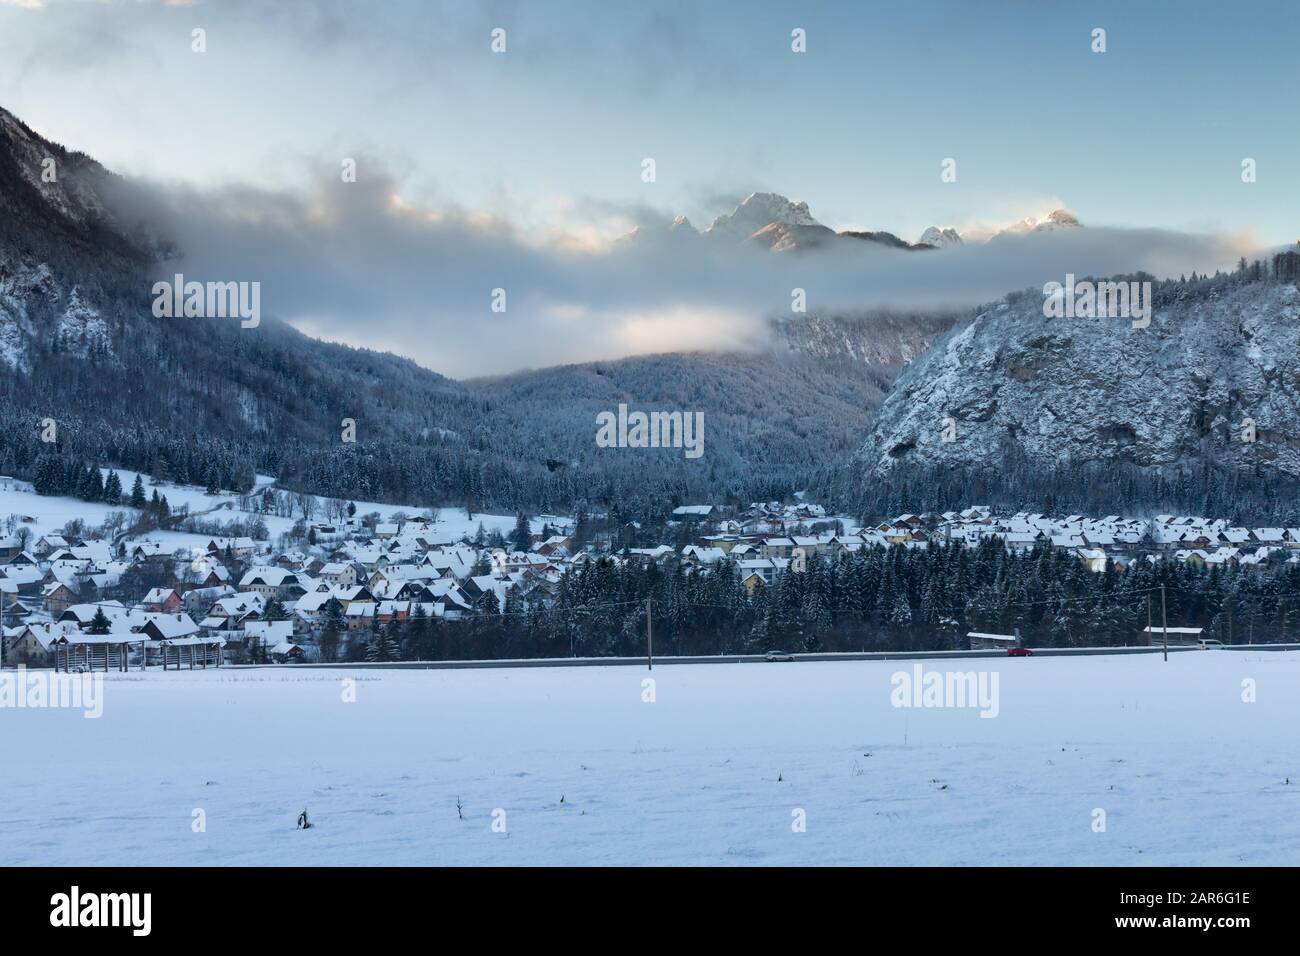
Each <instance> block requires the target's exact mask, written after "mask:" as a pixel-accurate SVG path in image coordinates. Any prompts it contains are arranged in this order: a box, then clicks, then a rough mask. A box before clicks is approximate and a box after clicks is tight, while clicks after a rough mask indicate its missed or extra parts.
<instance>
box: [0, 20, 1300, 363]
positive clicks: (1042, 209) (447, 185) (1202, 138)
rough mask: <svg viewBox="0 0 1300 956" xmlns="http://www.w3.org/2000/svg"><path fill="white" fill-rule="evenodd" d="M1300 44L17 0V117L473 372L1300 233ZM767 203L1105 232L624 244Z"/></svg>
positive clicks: (995, 23)
mask: <svg viewBox="0 0 1300 956" xmlns="http://www.w3.org/2000/svg"><path fill="white" fill-rule="evenodd" d="M1085 7H1086V9H1085ZM498 27H500V28H502V29H504V30H505V31H506V46H507V49H506V52H505V53H504V54H495V53H493V52H492V50H491V47H490V40H491V32H492V30H493V29H494V28H498ZM1098 27H1100V28H1102V29H1104V30H1105V31H1106V45H1107V50H1106V52H1105V53H1094V52H1092V49H1091V44H1092V31H1093V29H1094V28H1098ZM195 28H202V29H204V30H206V31H207V33H206V39H207V52H205V53H202V54H198V53H194V52H192V50H191V31H192V30H194V29H195ZM795 28H802V29H803V30H805V31H806V36H807V52H806V53H803V54H797V53H794V52H792V51H791V31H792V30H793V29H795ZM1297 39H1300V29H1298V28H1297V27H1296V25H1295V18H1294V14H1293V11H1292V9H1291V8H1290V7H1289V6H1288V5H1286V4H1283V3H1268V2H1249V0H1246V2H1236V3H1233V4H1231V5H1229V4H1226V3H1224V4H1215V5H1213V8H1211V5H1210V4H1209V3H1202V2H1196V3H1190V4H1184V3H1163V2H1143V3H1115V4H1111V3H1098V2H1093V3H1088V4H1086V5H1085V4H1081V3H1064V2H1062V3H1049V2H1037V3H1030V2H1011V0H1006V2H996V3H995V2H986V3H979V2H973V0H967V2H960V3H941V2H907V3H873V2H865V0H864V2H853V3H847V2H845V3H841V2H832V0H805V2H800V3H794V2H790V3H786V2H744V3H741V2H734V3H731V2H728V3H723V2H718V0H712V2H707V3H704V2H692V3H678V2H651V0H647V2H644V3H636V4H632V3H610V2H603V3H589V2H585V0H584V2H579V0H531V2H526V3H516V2H495V3H492V2H484V3H468V2H460V0H418V2H416V0H400V2H399V0H390V2H385V0H376V2H367V3H361V2H352V0H313V2H308V0H279V2H275V3H270V2H265V0H211V2H195V3H185V2H183V0H173V2H171V3H162V2H149V0H121V2H100V0H86V2H80V0H0V106H4V107H6V108H8V109H10V110H11V111H13V112H15V113H16V114H17V115H19V116H20V117H21V118H23V119H24V120H26V121H27V122H28V123H29V124H30V125H31V126H33V127H34V128H35V129H36V130H37V131H38V132H41V133H42V134H44V135H46V136H48V137H50V138H52V139H55V140H57V141H59V142H62V143H63V144H64V145H67V146H70V147H72V148H76V149H81V150H84V151H86V152H88V153H90V154H91V155H93V156H95V157H96V158H97V159H99V160H100V161H102V162H104V163H105V164H106V165H107V166H109V167H110V168H112V169H114V170H116V171H118V172H121V173H124V174H126V175H127V176H128V177H130V179H131V180H132V181H133V182H137V183H141V184H143V185H144V187H145V190H146V193H147V194H149V195H151V196H154V197H155V200H160V201H161V202H162V204H163V205H164V207H165V208H167V209H168V210H169V211H170V212H169V215H170V220H169V228H171V229H172V235H173V236H174V237H175V238H176V239H177V240H178V242H179V247H180V248H181V249H183V250H184V251H185V257H184V260H183V261H182V262H178V263H170V264H169V265H176V266H182V267H183V268H184V269H185V271H186V273H187V274H192V275H199V274H203V275H204V276H205V277H207V278H217V279H221V280H223V281H225V280H230V279H241V280H242V279H248V280H255V281H258V282H260V283H261V284H262V288H263V299H262V302H263V309H264V310H265V311H266V312H267V314H270V315H274V316H278V317H280V318H284V319H286V320H288V321H290V322H292V323H293V324H295V325H296V326H298V327H299V328H301V329H303V330H304V331H307V332H309V333H311V334H313V335H318V336H320V337H323V338H330V339H337V340H340V341H345V342H349V343H351V344H358V345H367V346H371V347H375V348H381V349H388V350H392V351H395V352H399V353H401V354H405V355H409V356H411V357H412V358H415V359H416V360H417V361H420V362H422V363H423V364H425V365H427V366H429V367H431V368H434V369H436V370H437V371H440V372H445V373H447V374H451V375H456V376H463V375H473V374H484V373H493V372H503V371H510V370H513V369H516V368H520V367H527V366H534V367H536V366H542V365H550V364H557V363H562V362H571V361H586V360H591V359H603V358H614V357H618V356H621V355H629V354H639V353H645V352H655V351H670V350H673V349H683V348H734V347H737V346H738V345H740V346H743V345H744V344H745V343H749V342H758V341H759V340H761V338H762V336H763V334H764V330H765V328H766V326H765V324H764V323H765V320H766V317H768V316H770V315H772V314H776V313H780V312H782V310H785V311H786V312H788V311H789V308H790V302H791V289H792V288H794V287H799V288H805V289H806V291H807V295H808V299H809V302H810V307H811V308H813V309H814V310H817V309H821V310H844V309H870V308H889V309H920V310H925V309H931V308H936V307H944V308H960V307H966V306H971V305H975V304H977V303H980V302H989V301H993V300H994V299H996V298H997V297H999V296H1001V295H1003V294H1005V293H1006V292H1009V291H1012V290H1015V289H1023V288H1031V287H1040V286H1042V285H1043V284H1044V283H1045V282H1047V281H1058V282H1059V281H1061V280H1062V279H1063V278H1064V276H1065V275H1066V274H1067V273H1074V274H1076V275H1089V274H1091V275H1113V274H1118V273H1124V272H1131V271H1134V270H1137V269H1143V270H1146V271H1149V272H1151V273H1153V274H1155V275H1157V276H1162V277H1163V276H1178V275H1180V274H1183V273H1190V272H1191V271H1193V270H1197V271H1207V270H1210V271H1212V270H1214V269H1216V268H1231V267H1232V266H1233V265H1235V263H1236V262H1237V259H1238V257H1239V256H1240V255H1242V254H1246V255H1252V254H1255V252H1256V251H1257V250H1260V249H1262V248H1266V247H1270V246H1276V245H1280V244H1283V243H1291V242H1294V241H1295V240H1296V239H1297V238H1300V220H1298V219H1297V215H1296V213H1297V210H1300V202H1297V199H1298V198H1300V196H1298V195H1297V193H1298V190H1297V186H1296V175H1297V172H1300V168H1298V167H1300V148H1298V147H1300V142H1298V141H1297V140H1298V138H1300V127H1298V126H1297V124H1296V122H1295V109H1294V99H1295V97H1294V91H1295V89H1296V88H1297V83H1296V72H1297V66H1296V55H1295V51H1296V50H1297V49H1300V43H1297V42H1296V41H1297ZM345 157H350V158H354V159H356V160H357V162H358V180H357V182H356V183H355V184H350V185H347V186H343V185H341V180H340V176H339V172H340V163H341V161H342V160H343V159H344V158H345ZM647 157H649V158H653V159H654V160H655V162H656V171H657V178H656V181H655V182H653V183H646V182H643V181H642V177H641V170H642V160H643V159H645V158H647ZM946 158H952V159H955V160H956V163H957V181H956V182H953V183H945V182H943V181H941V177H940V167H941V163H942V161H943V160H944V159H946ZM1244 158H1251V159H1254V160H1255V161H1256V163H1257V170H1258V181H1257V182H1255V183H1251V184H1245V183H1243V182H1242V181H1241V163H1242V160H1243V159H1244ZM751 191H771V192H778V193H783V194H785V195H787V196H789V197H791V198H794V199H803V200H805V201H806V202H807V203H808V204H809V206H810V208H811V211H812V213H813V215H815V216H816V217H817V218H818V219H820V220H821V221H822V222H824V223H826V224H827V225H829V226H832V227H834V228H837V229H870V230H881V229H884V230H889V231H892V232H894V233H896V234H898V235H900V236H902V237H903V238H905V239H910V240H914V239H916V238H918V237H919V235H920V233H921V232H922V231H923V230H924V229H925V228H926V227H927V226H930V225H945V226H946V225H954V226H956V227H957V228H958V229H959V230H961V231H962V232H963V234H964V235H966V236H967V237H968V238H969V237H972V236H974V235H975V234H976V233H977V232H978V231H980V230H995V229H997V228H999V227H1001V226H1004V225H1006V224H1008V223H1010V222H1012V221H1014V220H1018V219H1021V218H1023V217H1026V216H1043V215H1046V214H1047V213H1048V212H1050V211H1052V210H1053V209H1055V208H1057V207H1059V206H1065V207H1067V208H1069V209H1070V210H1072V211H1073V212H1074V213H1075V214H1076V215H1077V216H1078V218H1079V219H1080V220H1081V221H1082V222H1083V223H1084V225H1085V226H1086V227H1087V228H1086V229H1084V230H1078V231H1076V232H1077V233H1078V234H1076V235H1071V236H1062V237H1056V238H1053V239H1051V240H1050V241H1048V240H1044V241H1041V242H1039V241H1034V242H1031V243H1028V244H1023V243H1017V242H1000V243H973V244H968V245H967V246H965V247H962V248H959V249H952V250H945V252H944V253H943V254H942V255H939V256H933V257H932V256H930V255H929V254H926V255H925V256H923V257H922V258H914V257H913V258H908V256H909V254H907V253H896V252H885V251H882V250H881V249H880V248H879V247H875V246H873V245H872V244H866V246H864V247H858V246H854V247H853V249H852V250H851V254H848V255H843V256H840V255H822V256H819V257H817V258H816V259H815V261H814V260H813V259H808V258H804V257H801V256H784V255H780V254H763V255H759V256H754V255H752V254H750V252H749V251H744V252H742V251H740V249H739V247H735V248H733V249H731V250H729V251H728V250H719V249H714V250H713V251H712V252H711V253H709V254H708V255H701V254H700V253H699V251H698V250H694V249H690V250H688V249H682V248H678V249H676V250H670V249H647V248H645V247H642V246H639V245H635V244H634V246H629V245H628V244H620V243H617V242H615V240H616V239H617V238H618V237H619V236H622V235H624V234H626V233H627V232H628V231H629V230H630V229H631V228H632V227H633V226H634V225H636V224H638V223H641V224H646V225H652V224H654V223H656V222H664V221H666V220H667V219H668V218H670V217H672V216H675V215H677V214H685V215H687V216H689V217H690V218H691V220H692V222H693V223H694V224H695V225H696V226H697V227H703V226H706V225H707V224H708V223H709V221H711V220H712V218H713V217H714V216H717V215H719V214H721V213H724V212H727V211H729V210H730V209H731V207H732V206H734V204H735V203H736V202H738V201H739V200H740V199H742V198H743V197H744V196H745V195H747V194H748V193H749V192H751ZM151 202H153V201H151ZM868 247H870V248H868ZM899 256H903V257H904V258H899ZM498 287H500V288H506V289H508V290H509V295H510V299H509V301H510V307H509V312H508V315H507V314H496V313H490V312H488V308H487V307H488V302H489V295H490V292H491V290H493V289H495V288H498ZM469 320H478V321H469ZM484 323H490V324H484Z"/></svg>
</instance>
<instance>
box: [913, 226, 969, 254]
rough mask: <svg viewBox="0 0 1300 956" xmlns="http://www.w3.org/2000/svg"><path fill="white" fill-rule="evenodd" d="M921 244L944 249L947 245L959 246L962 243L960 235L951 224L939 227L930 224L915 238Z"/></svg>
mask: <svg viewBox="0 0 1300 956" xmlns="http://www.w3.org/2000/svg"><path fill="white" fill-rule="evenodd" d="M917 242H918V243H920V244H921V245H926V246H934V247H935V248H936V249H946V248H947V247H949V246H960V245H961V244H962V238H961V235H960V234H958V232H957V230H956V229H953V228H952V227H951V226H945V227H942V228H941V227H939V226H931V227H930V228H929V229H927V230H925V232H923V233H921V238H920V239H918V240H917Z"/></svg>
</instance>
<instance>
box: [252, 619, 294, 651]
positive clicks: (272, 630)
mask: <svg viewBox="0 0 1300 956" xmlns="http://www.w3.org/2000/svg"><path fill="white" fill-rule="evenodd" d="M292 641H293V621H248V622H246V623H245V624H244V645H245V646H246V647H252V646H253V645H254V644H256V645H257V646H258V647H261V648H264V649H266V651H267V652H268V653H270V654H272V655H274V651H273V650H272V648H274V647H277V646H278V645H281V644H290V643H292Z"/></svg>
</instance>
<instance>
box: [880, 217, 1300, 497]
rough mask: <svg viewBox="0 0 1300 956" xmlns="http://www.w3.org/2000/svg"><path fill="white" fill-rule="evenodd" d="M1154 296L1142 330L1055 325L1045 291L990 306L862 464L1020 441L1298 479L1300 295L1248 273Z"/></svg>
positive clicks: (922, 369) (934, 361) (918, 372)
mask: <svg viewBox="0 0 1300 956" xmlns="http://www.w3.org/2000/svg"><path fill="white" fill-rule="evenodd" d="M1058 225H1059V224H1058ZM1153 293H1154V309H1153V314H1152V319H1151V324H1150V325H1149V326H1148V327H1145V328H1141V327H1138V328H1135V327H1134V325H1133V322H1131V321H1130V320H1129V319H1121V318H1115V319H1109V318H1108V319H1098V318H1047V317H1045V315H1044V304H1043V303H1044V297H1043V295H1042V293H1041V292H1036V291H1034V290H1030V291H1027V292H1023V293H1016V294H1013V295H1011V296H1008V297H1006V298H1005V299H1004V300H1002V301H1001V302H999V303H997V304H996V305H993V306H991V307H986V308H982V309H980V310H978V311H977V312H975V313H974V314H973V315H971V316H969V317H968V318H967V319H966V320H965V321H963V322H961V323H959V324H958V325H957V326H955V327H954V328H953V329H952V330H951V331H949V332H948V333H946V334H945V335H943V336H941V337H940V338H938V339H937V340H936V341H935V342H934V343H933V344H932V345H931V346H930V348H929V349H928V350H927V351H926V353H925V354H924V355H922V356H921V357H920V358H919V359H917V360H916V361H915V362H914V363H912V364H911V365H910V366H909V367H908V368H907V369H906V370H905V371H904V372H903V374H902V375H901V376H900V377H899V378H898V380H897V382H896V384H895V388H894V390H893V392H892V393H891V394H890V395H889V396H888V398H887V399H886V400H885V402H884V403H883V404H882V406H881V407H880V409H879V410H878V412H877V415H876V418H875V421H874V425H873V428H872V430H871V432H870V435H869V438H868V439H867V441H866V443H865V445H864V446H863V448H862V449H861V451H860V452H859V456H858V460H859V462H860V463H861V465H862V467H863V468H865V469H867V470H868V471H869V472H871V473H875V474H883V473H886V472H888V471H890V470H891V469H892V468H894V467H895V466H896V465H898V464H900V463H907V464H909V465H917V466H922V467H924V466H950V465H984V466H990V467H996V466H998V465H999V463H1000V462H1001V461H1003V460H1004V455H1005V453H1006V448H1007V445H1008V444H1010V445H1014V446H1017V447H1018V448H1019V449H1020V450H1021V451H1023V453H1024V455H1025V456H1026V457H1027V458H1028V460H1029V461H1030V462H1039V463H1043V464H1057V463H1065V462H1067V461H1074V462H1079V461H1123V462H1130V463H1133V464H1135V465H1139V466H1179V465H1190V464H1193V463H1195V462H1199V461H1202V460H1206V459H1208V460H1210V461H1212V462H1214V463H1215V464H1217V465H1221V466H1229V467H1243V468H1248V467H1249V468H1253V467H1256V466H1262V467H1265V468H1268V469H1276V470H1277V471H1280V472H1282V473H1284V474H1286V475H1291V476H1297V475H1300V441H1297V428H1298V425H1297V423H1300V293H1298V292H1297V290H1296V286H1295V285H1294V284H1291V283H1289V282H1278V281H1272V280H1267V279H1264V280H1256V281H1248V280H1246V279H1245V278H1244V277H1243V276H1242V275H1240V274H1239V275H1236V276H1226V277H1221V278H1216V279H1203V280H1198V281H1196V282H1191V283H1181V282H1167V283H1160V284H1157V285H1156V286H1155V288H1154V289H1153ZM1248 419H1249V420H1251V421H1253V422H1254V423H1255V428H1256V440H1255V441H1247V440H1243V438H1242V434H1243V427H1244V423H1245V422H1246V421H1247V420H1248ZM945 426H947V427H948V435H949V437H951V438H952V439H953V440H951V441H945V440H944V431H945Z"/></svg>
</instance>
